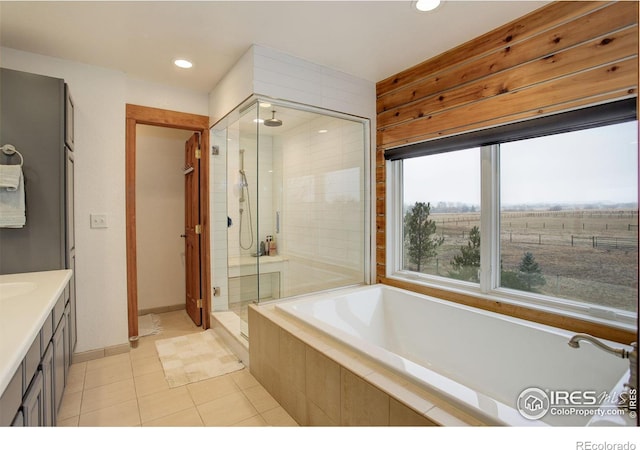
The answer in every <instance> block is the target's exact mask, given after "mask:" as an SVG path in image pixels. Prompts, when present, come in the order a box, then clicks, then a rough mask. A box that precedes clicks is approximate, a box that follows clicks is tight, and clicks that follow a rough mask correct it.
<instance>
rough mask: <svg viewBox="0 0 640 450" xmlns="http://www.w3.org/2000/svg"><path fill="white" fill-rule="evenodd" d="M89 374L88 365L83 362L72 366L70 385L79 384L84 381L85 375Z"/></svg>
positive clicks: (70, 368)
mask: <svg viewBox="0 0 640 450" xmlns="http://www.w3.org/2000/svg"><path fill="white" fill-rule="evenodd" d="M86 372H87V363H86V361H85V362H81V363H78V364H71V366H70V367H69V381H68V383H79V382H80V381H84V375H85V373H86Z"/></svg>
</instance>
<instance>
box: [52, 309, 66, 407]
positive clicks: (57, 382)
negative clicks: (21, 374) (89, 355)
mask: <svg viewBox="0 0 640 450" xmlns="http://www.w3.org/2000/svg"><path fill="white" fill-rule="evenodd" d="M66 335H67V318H66V316H64V315H63V316H62V319H61V320H60V323H59V324H58V328H57V329H56V332H55V333H53V341H52V342H53V393H54V403H53V404H54V407H55V410H56V412H57V411H58V409H60V403H61V402H62V393H63V392H64V387H65V385H66V383H67V380H66V373H67V370H66V368H65V359H67V358H68V357H69V356H68V354H67V353H68V350H67V349H68V346H67V340H66V339H65V337H66Z"/></svg>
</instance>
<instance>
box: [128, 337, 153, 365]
mask: <svg viewBox="0 0 640 450" xmlns="http://www.w3.org/2000/svg"><path fill="white" fill-rule="evenodd" d="M147 338H148V337H147V336H144V337H141V338H140V341H139V342H138V347H136V348H132V349H131V351H130V352H129V358H131V361H135V360H136V359H143V358H149V357H151V356H158V351H157V350H156V341H155V340H153V339H147Z"/></svg>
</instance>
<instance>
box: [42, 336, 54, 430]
mask: <svg viewBox="0 0 640 450" xmlns="http://www.w3.org/2000/svg"><path fill="white" fill-rule="evenodd" d="M40 370H41V371H42V381H43V383H44V386H43V405H44V426H46V427H53V426H55V424H56V408H55V407H54V405H55V398H54V382H53V344H51V343H49V345H47V349H46V350H45V352H44V355H43V356H42V362H41V363H40Z"/></svg>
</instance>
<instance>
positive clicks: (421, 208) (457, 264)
mask: <svg viewBox="0 0 640 450" xmlns="http://www.w3.org/2000/svg"><path fill="white" fill-rule="evenodd" d="M407 161H410V164H405V165H404V168H403V169H404V170H403V189H402V192H403V197H404V199H403V236H404V239H403V245H404V248H403V255H404V257H403V264H402V266H403V269H405V270H410V271H416V272H421V273H426V274H431V275H439V276H443V277H448V278H453V279H458V280H464V281H470V282H475V283H477V282H478V271H479V269H480V248H479V244H480V235H479V230H480V149H479V148H474V149H469V150H462V151H458V152H452V153H443V154H438V155H433V156H422V157H419V158H415V159H411V160H407Z"/></svg>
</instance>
